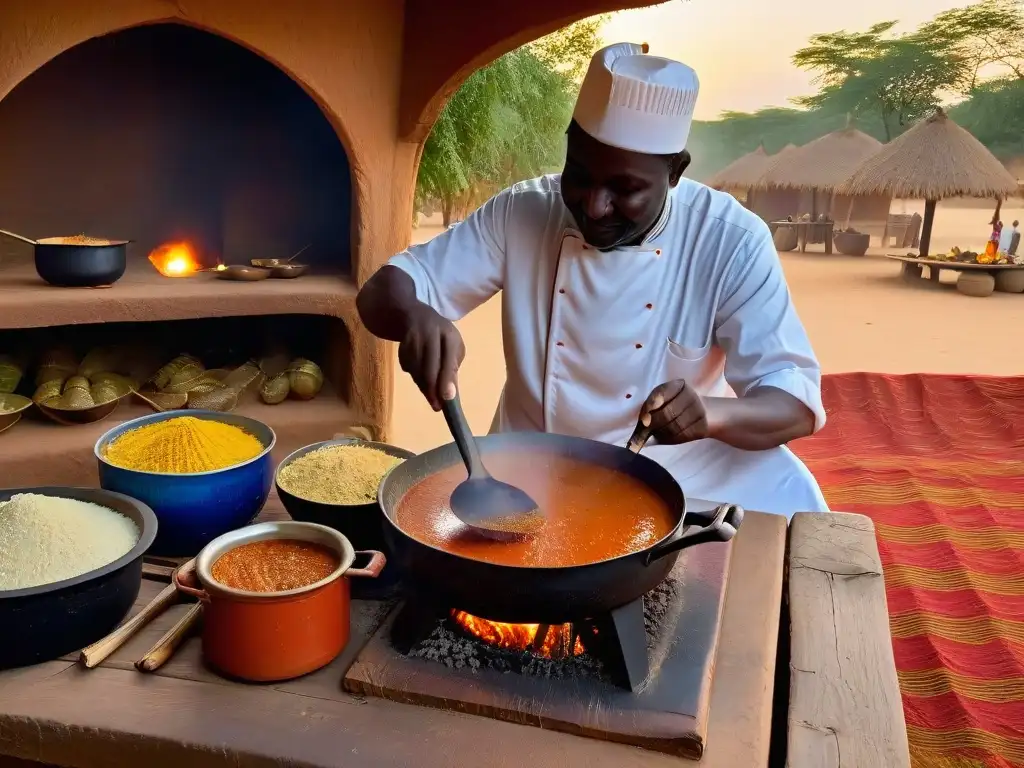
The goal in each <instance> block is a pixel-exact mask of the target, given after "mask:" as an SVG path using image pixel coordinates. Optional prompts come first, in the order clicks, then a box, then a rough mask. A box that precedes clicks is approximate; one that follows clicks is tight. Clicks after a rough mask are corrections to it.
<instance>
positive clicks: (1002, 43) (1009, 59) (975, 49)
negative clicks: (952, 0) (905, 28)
mask: <svg viewBox="0 0 1024 768" xmlns="http://www.w3.org/2000/svg"><path fill="white" fill-rule="evenodd" d="M919 34H920V35H921V36H922V37H924V38H926V39H928V40H931V41H932V42H933V43H934V44H935V45H937V46H938V47H939V48H941V49H945V50H947V51H951V52H953V53H955V54H956V56H957V57H959V58H960V59H961V60H962V62H963V63H964V67H965V74H966V77H965V79H964V81H963V83H962V84H961V85H962V87H963V89H964V91H966V92H968V93H969V92H971V91H973V90H974V88H975V87H977V85H978V82H979V75H980V71H981V70H982V69H983V68H985V67H988V66H990V65H996V66H999V67H1002V68H1004V69H1006V70H1009V72H1010V73H1012V76H1013V77H1015V78H1017V79H1020V78H1024V14H1022V13H1021V2H1020V0H982V2H980V3H975V4H974V5H969V6H967V7H965V8H953V9H952V10H949V11H945V12H944V13H940V14H939V15H938V16H936V17H935V18H934V19H933V20H932V21H930V22H928V23H927V24H925V25H923V26H922V27H921V29H920V30H919Z"/></svg>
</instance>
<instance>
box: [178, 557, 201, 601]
mask: <svg viewBox="0 0 1024 768" xmlns="http://www.w3.org/2000/svg"><path fill="white" fill-rule="evenodd" d="M171 581H172V582H174V586H175V587H176V588H177V589H178V591H179V592H181V593H182V594H185V595H191V596H192V597H194V598H196V599H197V600H199V601H200V602H203V603H209V602H210V595H209V593H208V592H207V591H206V590H205V589H203V588H202V587H201V586H199V580H198V579H197V578H196V561H195V560H189V561H188V562H187V563H185V564H184V565H180V566H178V567H177V568H175V569H174V573H172V574H171Z"/></svg>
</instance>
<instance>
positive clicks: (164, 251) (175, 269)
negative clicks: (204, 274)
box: [149, 242, 203, 277]
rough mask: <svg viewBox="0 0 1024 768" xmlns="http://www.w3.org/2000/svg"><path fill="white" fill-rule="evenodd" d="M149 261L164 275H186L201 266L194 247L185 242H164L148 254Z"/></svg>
mask: <svg viewBox="0 0 1024 768" xmlns="http://www.w3.org/2000/svg"><path fill="white" fill-rule="evenodd" d="M149 263H150V264H152V265H153V266H154V267H156V271H157V272H159V273H160V274H161V275H163V276H164V277H188V276H189V275H193V274H195V273H196V272H198V271H199V270H201V269H202V268H203V265H202V264H201V263H200V262H199V257H198V256H197V255H196V250H195V248H193V247H192V245H191V244H189V243H186V242H181V243H165V244H164V245H161V246H159V247H157V248H154V249H153V251H152V253H150V254H149Z"/></svg>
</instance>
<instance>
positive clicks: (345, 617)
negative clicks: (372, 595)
mask: <svg viewBox="0 0 1024 768" xmlns="http://www.w3.org/2000/svg"><path fill="white" fill-rule="evenodd" d="M272 539H278V540H288V541H307V542H311V543H313V544H320V545H321V546H324V547H327V548H329V549H330V550H331V551H332V552H334V553H335V554H336V555H337V556H338V567H337V568H336V569H335V570H334V571H333V572H332V573H331V574H330V575H329V576H328V577H327V578H324V579H321V580H320V581H317V582H315V583H313V584H310V585H309V586H306V587H301V588H299V589H290V590H287V591H284V592H247V591H245V590H241V589H234V588H232V587H228V586H225V585H224V584H220V583H218V582H217V581H215V580H214V578H213V575H212V570H213V564H214V563H215V562H217V560H218V559H219V558H220V556H221V555H223V554H224V553H225V552H228V551H229V550H232V549H234V548H235V547H238V546H241V545H243V544H250V543H252V542H254V541H267V540H272ZM357 557H369V562H368V564H367V565H366V567H365V568H353V567H352V566H353V564H354V563H355V561H356V558H357ZM384 563H385V560H384V555H383V554H381V553H380V552H375V551H364V552H356V551H355V550H353V549H352V544H350V543H349V540H348V539H346V538H345V537H344V536H342V535H341V534H340V533H338V532H337V531H335V530H333V529H331V528H327V527H326V526H323V525H314V524H313V523H298V522H275V523H260V524H258V525H251V526H248V527H246V528H240V529H238V530H237V531H231V532H230V533H226V534H224V535H223V536H219V537H218V538H216V539H214V540H213V541H211V542H210V543H209V544H207V545H206V547H204V548H203V551H202V552H200V553H199V556H198V557H197V558H196V567H195V570H194V571H191V570H185V569H182V571H183V572H181V573H175V575H174V583H175V585H176V586H177V588H178V589H179V590H181V591H182V592H184V593H186V594H189V595H192V596H194V597H197V598H199V600H201V601H202V602H203V603H204V605H205V607H204V609H203V656H204V657H205V658H206V661H207V662H208V663H209V664H210V665H211V666H213V667H214V668H216V669H217V670H219V671H220V672H223V673H224V674H225V675H228V676H230V677H234V678H239V679H242V680H251V681H253V682H271V681H275V680H288V679H291V678H294V677H299V676H300V675H305V674H307V673H309V672H312V671H313V670H315V669H319V668H320V667H322V666H324V665H326V664H329V663H330V662H331V661H332V660H334V658H335V657H336V656H337V655H338V654H339V653H341V651H342V649H343V648H344V647H345V645H346V643H348V638H349V606H350V596H349V581H348V580H349V578H351V577H360V578H376V577H377V576H378V575H379V574H380V572H381V570H382V569H383V568H384Z"/></svg>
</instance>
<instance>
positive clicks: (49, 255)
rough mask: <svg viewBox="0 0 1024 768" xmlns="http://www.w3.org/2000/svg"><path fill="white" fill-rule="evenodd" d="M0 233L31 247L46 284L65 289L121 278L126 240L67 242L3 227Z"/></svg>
mask: <svg viewBox="0 0 1024 768" xmlns="http://www.w3.org/2000/svg"><path fill="white" fill-rule="evenodd" d="M0 235H6V236H7V237H13V238H14V239H15V240H21V241H22V242H25V243H28V244H29V245H31V246H33V247H34V248H35V260H36V272H37V273H39V276H40V277H41V278H43V280H45V281H46V282H48V283H49V284H50V285H56V286H64V287H68V288H90V287H91V288H95V287H97V286H101V285H112V284H113V283H116V282H117V281H118V280H120V279H121V277H122V276H123V275H124V272H125V269H127V267H128V242H129V241H128V240H109V241H107V242H105V243H104V244H102V245H89V244H82V243H68V242H65V241H66V239H67V238H63V237H47V238H44V239H42V240H32V239H31V238H28V237H24V236H23V235H18V234H15V233H14V232H8V231H7V230H4V229H0Z"/></svg>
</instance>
